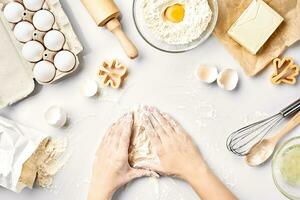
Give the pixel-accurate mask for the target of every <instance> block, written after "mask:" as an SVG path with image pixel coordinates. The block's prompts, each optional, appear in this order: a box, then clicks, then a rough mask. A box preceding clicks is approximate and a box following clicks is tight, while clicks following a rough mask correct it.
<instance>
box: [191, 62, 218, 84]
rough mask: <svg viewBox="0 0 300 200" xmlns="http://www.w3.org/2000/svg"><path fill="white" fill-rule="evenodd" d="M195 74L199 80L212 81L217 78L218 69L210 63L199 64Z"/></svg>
mask: <svg viewBox="0 0 300 200" xmlns="http://www.w3.org/2000/svg"><path fill="white" fill-rule="evenodd" d="M196 76H197V78H199V80H200V81H203V82H205V83H213V82H215V81H216V80H217V77H218V69H217V68H216V67H215V66H212V65H200V66H199V68H198V69H197V71H196Z"/></svg>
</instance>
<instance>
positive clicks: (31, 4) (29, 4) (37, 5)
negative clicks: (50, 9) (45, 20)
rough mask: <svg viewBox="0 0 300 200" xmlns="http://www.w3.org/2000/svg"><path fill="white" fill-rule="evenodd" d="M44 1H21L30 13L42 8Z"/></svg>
mask: <svg viewBox="0 0 300 200" xmlns="http://www.w3.org/2000/svg"><path fill="white" fill-rule="evenodd" d="M44 1H45V0H23V4H24V6H25V7H26V8H27V9H28V10H30V11H38V10H40V9H41V8H42V7H43V4H44Z"/></svg>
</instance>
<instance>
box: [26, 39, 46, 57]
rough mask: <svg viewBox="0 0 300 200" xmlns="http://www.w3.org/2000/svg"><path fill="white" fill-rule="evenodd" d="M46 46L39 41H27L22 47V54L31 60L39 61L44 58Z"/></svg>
mask: <svg viewBox="0 0 300 200" xmlns="http://www.w3.org/2000/svg"><path fill="white" fill-rule="evenodd" d="M44 51H45V48H44V46H43V45H42V44H41V43H39V42H37V41H29V42H26V43H25V44H24V46H23V48H22V55H23V56H24V58H25V59H26V60H28V61H29V62H37V61H39V60H41V59H42V58H43V53H44Z"/></svg>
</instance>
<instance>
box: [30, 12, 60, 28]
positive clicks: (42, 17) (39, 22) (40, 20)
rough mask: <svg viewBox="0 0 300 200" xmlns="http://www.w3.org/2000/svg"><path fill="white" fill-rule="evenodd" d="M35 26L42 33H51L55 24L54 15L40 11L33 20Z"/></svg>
mask: <svg viewBox="0 0 300 200" xmlns="http://www.w3.org/2000/svg"><path fill="white" fill-rule="evenodd" d="M32 22H33V25H34V26H35V28H37V29H38V30H40V31H49V30H50V29H51V28H52V27H53V25H54V22H55V18H54V15H53V14H52V12H50V11H49V10H39V11H37V12H36V13H35V14H34V15H33V18H32Z"/></svg>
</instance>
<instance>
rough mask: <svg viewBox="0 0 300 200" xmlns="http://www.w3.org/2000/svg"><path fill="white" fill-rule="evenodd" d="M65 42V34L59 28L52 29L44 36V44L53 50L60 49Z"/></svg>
mask: <svg viewBox="0 0 300 200" xmlns="http://www.w3.org/2000/svg"><path fill="white" fill-rule="evenodd" d="M64 44H65V36H64V34H62V32H60V31H58V30H51V31H49V32H47V33H46V35H45V37H44V45H45V47H46V48H47V49H49V50H51V51H59V50H61V49H62V48H63V46H64Z"/></svg>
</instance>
